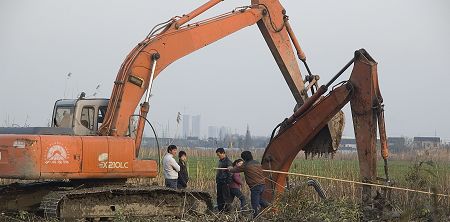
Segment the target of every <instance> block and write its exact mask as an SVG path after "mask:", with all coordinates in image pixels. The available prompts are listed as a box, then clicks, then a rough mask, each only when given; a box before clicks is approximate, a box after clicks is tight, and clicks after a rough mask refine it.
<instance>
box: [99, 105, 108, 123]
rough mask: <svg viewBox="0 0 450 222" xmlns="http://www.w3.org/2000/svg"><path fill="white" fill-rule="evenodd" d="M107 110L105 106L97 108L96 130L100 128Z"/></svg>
mask: <svg viewBox="0 0 450 222" xmlns="http://www.w3.org/2000/svg"><path fill="white" fill-rule="evenodd" d="M107 108H108V107H107V106H100V107H99V108H98V116H97V127H98V128H100V126H101V125H102V124H103V120H104V119H105V116H106V109H107Z"/></svg>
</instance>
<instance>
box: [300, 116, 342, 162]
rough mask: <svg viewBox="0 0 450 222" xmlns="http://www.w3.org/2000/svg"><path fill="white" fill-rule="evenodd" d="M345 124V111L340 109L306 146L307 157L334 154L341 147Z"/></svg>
mask: <svg viewBox="0 0 450 222" xmlns="http://www.w3.org/2000/svg"><path fill="white" fill-rule="evenodd" d="M344 126H345V115H344V112H342V111H339V112H338V113H337V114H336V115H335V116H333V118H332V119H331V120H330V121H329V122H328V124H327V125H326V126H325V127H323V128H322V129H321V130H320V131H319V133H318V134H317V135H316V136H315V137H314V139H312V140H311V142H309V143H308V144H307V145H306V146H305V147H304V148H303V150H304V151H305V155H306V157H308V156H315V155H322V154H330V153H331V154H332V153H335V152H336V151H337V149H338V147H339V144H340V142H341V138H342V132H343V131H344Z"/></svg>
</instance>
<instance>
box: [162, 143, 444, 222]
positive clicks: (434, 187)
mask: <svg viewBox="0 0 450 222" xmlns="http://www.w3.org/2000/svg"><path fill="white" fill-rule="evenodd" d="M180 150H185V151H187V154H188V166H189V175H190V182H189V185H190V186H191V187H194V188H198V189H202V190H208V191H210V192H211V193H212V194H214V193H215V191H214V188H215V182H214V181H215V173H216V172H215V170H214V168H215V167H216V165H217V157H216V156H215V153H214V149H210V150H202V149H188V148H186V149H183V148H181V149H180ZM253 153H254V154H255V156H256V158H257V159H258V160H260V158H261V156H262V154H263V150H255V151H254V152H253ZM239 154H240V151H229V152H228V156H229V157H230V159H232V160H234V159H237V158H239ZM383 164H384V162H383V161H382V160H381V159H379V161H378V163H377V171H378V176H380V177H384V165H383ZM388 166H389V176H390V179H391V180H392V181H394V182H395V185H394V186H396V187H403V188H410V189H415V190H422V191H429V192H435V193H441V194H447V195H448V194H450V155H449V153H448V151H447V150H441V151H437V152H436V153H422V154H417V155H416V154H408V155H405V154H397V155H392V157H390V160H389V162H388ZM290 172H297V173H302V174H308V175H317V176H324V177H330V178H338V179H346V180H352V181H360V179H359V166H358V161H357V156H356V154H337V155H335V156H334V157H333V158H325V157H320V158H309V159H305V158H304V156H303V155H302V154H299V156H298V157H297V158H296V159H295V160H294V162H293V164H292V165H291V169H290ZM289 179H290V183H291V184H294V185H296V186H297V187H302V189H303V190H302V191H301V196H302V198H304V199H306V200H307V201H312V203H314V204H317V203H319V202H320V198H319V197H318V195H317V194H316V193H315V192H314V191H313V189H312V188H308V187H305V186H302V185H304V184H305V182H306V180H307V178H304V177H293V176H290V178H289ZM159 180H160V182H162V179H161V178H159ZM319 182H320V183H321V185H322V187H323V189H324V190H325V192H326V194H327V196H328V197H329V198H330V199H333V200H336V201H338V202H339V201H344V202H345V204H350V205H351V204H359V203H360V200H361V186H360V185H355V184H351V183H350V184H349V183H343V182H336V181H330V180H325V179H319ZM243 190H244V193H247V194H248V188H246V187H245V188H244V189H243ZM377 190H380V189H377ZM235 201H236V202H237V200H235ZM299 203H301V201H299ZM389 203H390V205H391V207H392V210H393V211H395V212H397V213H399V214H400V215H403V217H404V218H406V219H405V221H409V220H414V218H419V221H420V220H421V219H423V218H425V219H427V218H428V219H430V218H431V220H433V215H437V214H439V215H440V217H438V218H444V219H445V220H449V221H450V198H448V197H436V196H434V195H431V194H428V195H427V194H420V193H414V192H406V191H397V190H393V191H391V198H390V201H389ZM308 204H311V203H308ZM439 221H442V220H439Z"/></svg>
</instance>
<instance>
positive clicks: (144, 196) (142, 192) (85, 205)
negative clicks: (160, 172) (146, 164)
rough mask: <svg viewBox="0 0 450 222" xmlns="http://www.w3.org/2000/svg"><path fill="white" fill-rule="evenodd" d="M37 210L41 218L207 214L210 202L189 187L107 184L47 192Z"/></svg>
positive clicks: (208, 198) (207, 196)
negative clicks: (183, 188)
mask: <svg viewBox="0 0 450 222" xmlns="http://www.w3.org/2000/svg"><path fill="white" fill-rule="evenodd" d="M40 209H41V210H43V212H44V216H45V217H49V218H55V217H57V218H61V219H80V218H94V219H96V218H114V217H117V216H119V215H127V216H128V215H129V216H157V215H158V216H181V215H182V214H186V213H193V212H195V213H199V214H205V213H208V212H209V210H211V209H212V202H211V196H210V195H209V194H208V193H205V192H199V191H193V190H173V189H168V188H165V187H154V186H151V187H126V186H107V187H92V188H86V189H78V190H69V191H55V192H50V193H49V194H48V195H46V196H45V197H44V199H43V201H42V203H41V206H40Z"/></svg>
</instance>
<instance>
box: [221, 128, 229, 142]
mask: <svg viewBox="0 0 450 222" xmlns="http://www.w3.org/2000/svg"><path fill="white" fill-rule="evenodd" d="M228 134H230V133H229V130H228V129H227V128H226V127H224V126H222V127H220V130H219V139H220V140H224V139H225V137H226V136H227V135H228Z"/></svg>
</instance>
